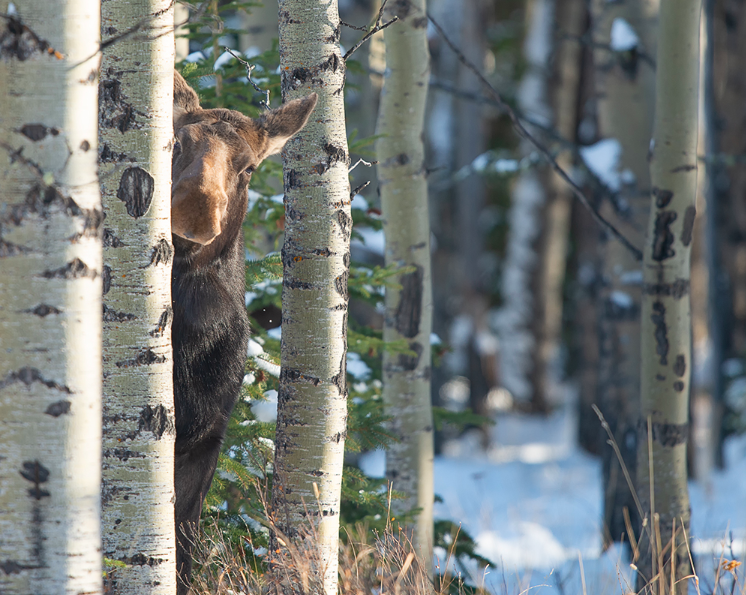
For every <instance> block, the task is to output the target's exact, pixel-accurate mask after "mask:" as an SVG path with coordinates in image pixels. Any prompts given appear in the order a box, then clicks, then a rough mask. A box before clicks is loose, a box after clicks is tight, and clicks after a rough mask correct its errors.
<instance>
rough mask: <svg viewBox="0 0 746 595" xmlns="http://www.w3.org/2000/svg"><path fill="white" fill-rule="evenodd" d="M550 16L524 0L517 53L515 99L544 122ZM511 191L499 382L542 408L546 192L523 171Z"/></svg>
mask: <svg viewBox="0 0 746 595" xmlns="http://www.w3.org/2000/svg"><path fill="white" fill-rule="evenodd" d="M554 15H555V0H530V1H528V2H527V3H526V25H527V31H526V39H525V40H524V43H523V55H524V57H525V58H526V62H527V65H528V68H527V71H526V74H525V75H524V77H523V79H522V80H521V84H520V86H519V89H518V98H517V99H518V104H519V106H520V108H521V110H522V111H523V112H524V113H526V114H529V115H531V116H532V117H534V118H538V119H541V120H544V121H547V122H548V121H549V120H550V116H551V110H550V106H549V104H548V99H549V98H548V94H547V92H548V89H547V87H548V82H549V81H548V77H547V72H548V66H549V59H550V57H551V55H552V27H553V24H554ZM539 137H540V135H539ZM521 150H522V152H523V153H524V154H527V153H528V152H530V151H532V150H533V147H532V146H531V145H530V144H529V143H528V142H527V141H525V140H524V141H522V142H521ZM511 194H512V196H511V199H512V204H511V207H510V214H509V219H510V235H509V237H508V245H507V250H506V257H505V264H504V268H503V278H502V293H503V297H504V304H503V306H502V307H501V308H500V310H499V311H498V316H497V317H496V326H497V330H498V335H499V337H500V342H501V344H502V345H505V346H506V348H505V349H502V351H501V354H500V358H501V362H500V369H501V372H502V375H503V385H504V386H505V388H507V389H508V390H509V391H510V392H511V393H512V394H513V395H514V396H515V398H516V400H518V401H521V402H523V403H526V404H529V403H530V404H531V405H532V406H533V407H534V408H535V409H536V410H537V411H543V412H546V411H547V408H548V405H549V403H548V401H547V399H546V395H544V394H542V393H539V392H538V391H537V390H536V389H537V387H536V385H535V383H534V382H533V380H534V374H535V372H536V370H535V358H534V355H535V353H536V350H537V348H538V345H537V340H536V339H537V337H536V332H535V328H534V325H533V321H534V318H535V316H536V311H537V309H538V304H537V300H536V292H535V291H534V288H535V283H536V278H537V275H538V264H539V262H540V255H539V254H538V247H539V238H540V235H541V234H542V232H543V228H544V226H545V221H544V213H545V207H546V203H547V192H546V189H545V187H544V184H543V180H542V179H541V176H540V174H539V173H538V172H536V171H527V172H524V173H522V174H521V175H520V176H519V177H518V180H517V181H516V182H515V185H514V186H513V189H512V193H511ZM508 346H509V347H508Z"/></svg>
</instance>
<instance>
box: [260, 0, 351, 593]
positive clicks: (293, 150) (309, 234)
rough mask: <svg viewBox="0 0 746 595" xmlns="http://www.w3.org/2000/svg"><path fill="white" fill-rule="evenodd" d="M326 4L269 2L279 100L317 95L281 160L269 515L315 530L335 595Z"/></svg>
mask: <svg viewBox="0 0 746 595" xmlns="http://www.w3.org/2000/svg"><path fill="white" fill-rule="evenodd" d="M340 26H341V25H340V22H339V11H338V6H337V0H331V1H329V0H313V1H309V0H282V1H281V2H280V69H281V72H282V95H283V99H285V100H289V99H294V98H296V97H303V96H306V95H308V94H309V93H310V92H312V91H316V92H317V93H318V94H319V99H318V104H317V105H316V110H315V112H314V114H313V115H312V116H311V119H310V120H309V122H308V125H307V126H306V127H305V128H304V129H303V131H301V132H300V133H299V134H298V135H297V136H296V137H294V138H293V139H291V140H290V141H289V142H288V144H287V145H286V146H285V149H284V151H283V163H284V184H285V213H286V223H285V244H284V246H283V249H282V261H283V267H284V278H283V291H282V355H281V365H282V371H281V373H280V390H279V397H278V411H277V439H276V450H275V476H274V478H275V479H274V488H273V494H272V509H273V512H274V515H275V520H276V522H277V525H278V528H279V529H280V530H281V531H282V532H283V533H285V535H287V536H289V537H291V538H292V537H295V536H297V535H298V534H299V531H303V530H305V529H308V528H309V527H310V526H311V525H313V526H314V527H315V531H316V536H317V539H318V547H319V551H320V555H321V563H322V565H323V568H320V569H319V572H323V584H324V591H325V593H326V594H327V595H333V594H336V592H337V554H338V551H337V548H338V533H339V506H340V496H341V482H342V464H343V456H344V442H345V435H346V431H347V430H346V423H347V377H346V371H347V360H346V351H347V305H348V300H349V296H348V292H347V278H348V276H349V267H350V233H351V231H352V217H351V216H350V184H349V181H348V177H347V170H348V167H349V152H348V149H347V136H346V131H345V114H344V101H343V86H344V73H345V64H344V61H343V60H342V56H341V51H340V46H339V30H340Z"/></svg>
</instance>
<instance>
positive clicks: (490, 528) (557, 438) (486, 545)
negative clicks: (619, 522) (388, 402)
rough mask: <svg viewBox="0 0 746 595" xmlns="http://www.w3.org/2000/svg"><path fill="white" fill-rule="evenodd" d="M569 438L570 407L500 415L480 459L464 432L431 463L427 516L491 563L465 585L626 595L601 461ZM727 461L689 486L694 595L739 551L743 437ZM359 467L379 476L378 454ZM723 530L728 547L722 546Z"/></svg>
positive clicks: (744, 526) (743, 526)
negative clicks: (606, 526)
mask: <svg viewBox="0 0 746 595" xmlns="http://www.w3.org/2000/svg"><path fill="white" fill-rule="evenodd" d="M576 435H577V432H576V420H575V416H574V415H573V414H572V413H571V408H570V407H567V408H566V409H565V410H560V411H558V412H556V413H554V414H553V415H551V416H549V417H547V418H540V417H534V416H527V415H520V414H514V413H508V414H503V415H501V416H500V417H499V419H498V422H497V424H496V425H495V426H494V427H493V429H492V438H493V441H494V444H495V445H494V446H493V447H492V448H491V449H490V450H489V451H488V452H484V451H483V450H481V449H480V448H479V446H478V444H479V440H478V438H477V437H476V436H475V435H470V434H468V433H467V434H466V435H464V436H463V437H462V438H460V439H459V440H458V441H457V443H450V444H447V445H446V448H445V449H444V450H445V451H446V452H447V455H445V456H440V457H437V458H436V459H435V493H436V494H438V495H439V496H440V497H441V498H442V499H443V502H439V503H436V505H435V516H436V518H442V519H451V520H454V521H456V522H460V523H461V526H462V528H463V529H464V530H466V531H467V532H468V533H469V534H470V535H471V536H472V537H473V538H474V539H475V541H476V543H477V546H478V547H477V551H478V553H479V554H481V555H483V556H485V557H486V558H489V559H491V560H492V561H493V562H495V564H496V567H495V568H490V569H489V570H488V571H487V573H486V574H485V573H483V572H482V571H477V570H476V568H475V567H469V566H468V565H461V566H459V567H458V568H457V570H461V571H462V572H463V573H465V575H467V576H469V577H470V578H471V582H472V583H473V584H477V585H480V586H481V585H484V586H485V587H487V589H488V590H489V591H490V592H491V593H494V594H499V595H518V594H519V593H531V594H537V593H538V594H541V595H582V594H583V593H587V594H589V595H591V594H592V595H621V594H622V593H627V592H629V591H630V586H631V584H632V580H633V579H632V571H631V569H630V568H629V564H628V561H626V560H624V559H623V558H622V556H623V554H622V552H621V550H620V549H619V548H612V549H610V550H608V551H607V552H602V543H601V519H602V492H601V465H600V461H599V460H598V459H596V458H594V457H592V456H589V455H587V454H585V453H583V452H582V451H580V450H579V449H578V447H577V446H576V445H575V436H576ZM726 462H727V463H728V469H727V471H725V472H721V473H716V474H714V475H713V476H712V478H711V479H710V481H709V482H708V485H706V486H702V485H700V484H696V483H694V482H692V483H690V497H691V502H692V511H693V515H692V534H693V536H694V539H693V543H692V550H693V552H694V554H695V558H696V562H697V565H698V573H699V576H700V580H701V586H702V587H703V589H702V593H705V592H707V590H706V589H705V588H704V587H706V586H708V585H709V586H711V585H712V583H713V578H712V577H714V567H715V565H717V563H718V562H719V559H720V556H721V555H723V556H724V557H725V558H727V559H731V558H732V554H735V556H737V557H739V558H742V556H743V555H744V554H745V553H746V546H745V545H744V544H745V543H746V540H745V538H746V506H744V505H743V500H744V498H745V497H746V439H744V438H738V439H731V440H730V441H729V442H727V443H726ZM360 465H361V468H362V469H363V471H365V472H366V473H367V474H369V475H372V476H378V477H381V476H383V471H384V466H385V455H384V453H383V452H381V451H376V452H373V453H367V454H366V455H364V456H363V457H362V458H361V462H360ZM729 533H730V534H732V537H733V542H732V543H728V544H726V535H729ZM729 539H730V537H728V541H729ZM731 550H732V553H731ZM437 553H438V554H440V556H438V555H436V565H437V564H438V563H439V564H440V566H441V567H443V566H444V565H445V561H444V560H443V559H442V558H443V552H442V551H441V552H437ZM438 558H440V559H438ZM581 564H582V571H581ZM528 589H530V591H527V590H528ZM691 592H692V593H694V592H695V591H694V589H693V588H692V590H691ZM709 592H711V589H710V591H709ZM737 592H738V591H737Z"/></svg>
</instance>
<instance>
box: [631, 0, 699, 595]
mask: <svg viewBox="0 0 746 595" xmlns="http://www.w3.org/2000/svg"><path fill="white" fill-rule="evenodd" d="M700 8H701V2H700V0H662V2H661V9H660V18H659V30H658V52H657V60H656V103H655V125H654V136H653V143H654V144H653V147H652V151H651V162H650V174H651V181H652V193H651V194H652V196H651V213H650V221H649V224H648V235H647V239H646V242H645V248H644V261H643V282H644V285H643V296H642V377H641V378H642V381H641V384H642V407H641V409H642V416H641V418H642V419H641V420H640V424H641V431H640V437H639V440H638V453H639V456H638V474H637V475H638V484H639V496H640V500H641V501H642V503H643V510H644V511H645V512H646V513H648V514H649V515H650V522H649V523H648V527H650V528H651V529H652V531H651V533H652V535H653V541H654V543H655V546H654V547H652V548H650V547H649V546H650V540H648V539H643V547H642V549H641V557H640V560H639V561H638V567H639V568H640V570H641V572H642V575H643V576H644V577H645V579H648V580H650V579H651V578H653V579H655V582H656V583H659V586H658V587H657V588H656V592H658V593H661V594H662V593H668V592H675V593H679V594H685V593H686V592H687V584H688V581H687V580H682V581H681V582H679V583H678V585H677V586H676V587H672V586H671V585H670V584H669V581H670V578H669V577H670V575H671V573H672V572H674V573H675V577H676V579H683V578H684V577H685V576H687V575H688V574H689V573H690V571H691V569H690V566H689V556H688V552H687V547H686V543H685V540H684V531H686V532H688V531H689V519H690V512H689V493H688V490H687V483H686V481H687V466H686V445H687V438H688V433H689V423H688V419H689V384H690V375H691V316H690V305H689V273H690V262H689V257H690V249H691V240H692V228H693V225H694V217H695V212H696V211H695V206H694V203H695V193H696V183H697V113H698V112H697V107H698V106H697V103H698V90H699V17H700ZM649 427H650V430H651V431H649V430H648V428H649ZM648 449H650V451H651V452H652V459H650V458H649V456H648ZM674 530H676V537H675V543H674V544H673V553H672V552H671V549H670V548H671V546H670V545H669V544H670V543H671V539H672V535H673V532H674ZM658 534H659V535H660V543H658ZM647 535H648V533H647V532H644V533H643V536H642V537H643V538H644V537H646V536H647ZM646 546H648V547H646ZM661 547H663V548H666V547H669V549H668V550H667V551H663V550H662V549H661ZM672 565H673V566H674V568H673V569H672V568H671V566H672ZM640 586H642V585H640Z"/></svg>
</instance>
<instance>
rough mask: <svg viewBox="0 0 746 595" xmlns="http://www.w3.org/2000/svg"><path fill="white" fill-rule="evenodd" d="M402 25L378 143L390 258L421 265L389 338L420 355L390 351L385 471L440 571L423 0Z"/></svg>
mask: <svg viewBox="0 0 746 595" xmlns="http://www.w3.org/2000/svg"><path fill="white" fill-rule="evenodd" d="M389 13H390V14H389V16H397V17H399V19H401V22H400V23H397V24H396V25H395V26H393V27H390V28H389V29H387V30H386V32H385V34H384V41H385V43H386V75H385V77H384V84H383V91H382V94H381V109H380V116H379V121H378V134H379V135H382V138H381V139H380V140H379V141H378V143H377V146H376V153H377V159H378V162H379V165H378V184H379V187H380V193H381V207H382V210H383V221H384V222H383V229H384V232H385V233H386V254H385V257H386V264H387V265H395V266H410V267H415V270H414V271H413V272H411V273H406V274H404V275H400V276H398V277H397V281H398V283H400V284H401V288H396V289H394V288H391V287H387V288H386V314H385V317H384V326H383V338H384V340H385V341H400V340H405V341H407V342H408V343H409V349H410V350H411V351H412V355H401V354H392V353H388V352H384V354H383V379H384V383H383V404H384V411H385V412H386V415H387V416H388V417H390V418H391V422H390V426H389V427H390V429H391V431H392V434H393V435H394V436H395V437H396V439H397V442H395V443H394V444H392V445H391V446H390V447H389V449H388V451H387V453H386V478H387V479H388V481H389V482H390V483H391V484H393V488H394V489H395V490H398V491H400V492H403V493H404V495H405V499H404V500H395V501H393V502H392V509H393V512H394V513H395V515H397V516H398V515H399V514H401V513H403V512H407V511H410V510H412V509H413V508H419V509H420V512H419V514H418V515H417V518H416V521H415V524H414V526H413V527H412V529H414V542H415V544H416V546H417V548H418V549H419V552H420V555H421V557H422V560H424V561H425V563H426V564H427V565H428V568H429V569H430V571H431V572H432V567H431V566H432V559H433V553H432V552H433V498H434V496H433V416H432V407H431V404H430V363H431V355H430V331H431V328H432V281H431V274H430V271H431V269H430V217H429V213H428V201H427V180H426V178H425V163H424V160H425V154H424V143H423V140H422V139H423V131H424V124H425V101H426V99H427V87H428V79H429V76H430V55H429V52H428V47H427V17H426V16H425V15H426V3H425V0H410V1H409V2H407V3H403V2H402V3H398V2H397V3H394V4H393V5H392V6H391V7H390V9H389Z"/></svg>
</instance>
